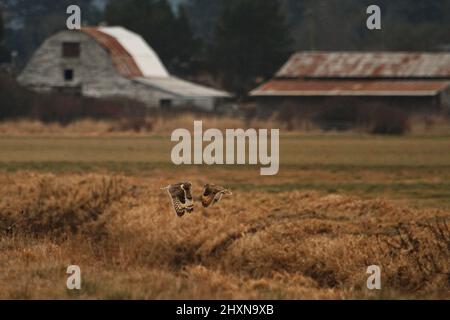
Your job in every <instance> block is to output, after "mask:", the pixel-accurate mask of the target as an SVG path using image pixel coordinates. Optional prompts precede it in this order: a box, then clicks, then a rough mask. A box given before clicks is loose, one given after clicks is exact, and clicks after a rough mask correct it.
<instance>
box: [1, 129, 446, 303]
mask: <svg viewBox="0 0 450 320" xmlns="http://www.w3.org/2000/svg"><path fill="white" fill-rule="evenodd" d="M280 143H281V145H280V162H281V166H280V172H279V174H278V175H277V176H273V177H271V176H266V177H263V176H260V175H259V166H214V167H207V166H182V167H176V166H174V165H172V164H171V162H170V151H171V147H172V146H173V144H172V143H171V142H170V138H169V137H167V136H141V135H130V136H105V137H86V136H84V137H82V136H71V137H66V136H61V137H57V136H20V137H18V136H11V137H8V136H3V137H1V138H0V182H1V183H0V234H1V238H0V287H1V288H2V289H1V290H0V298H3V299H5V298H19V299H28V298H36V299H46V298H94V299H140V298H143V299H169V298H172V299H211V298H212V299H215V298H217V299H219V298H220V299H353V298H357V299H358V298H377V299H380V298H388V299H390V298H400V299H401V298H407V299H408V298H430V299H433V298H444V299H449V298H450V296H449V290H450V278H449V269H450V267H449V261H450V254H449V245H450V232H449V220H450V137H448V136H414V137H412V136H407V137H377V136H366V135H356V134H349V135H299V134H289V135H284V136H282V137H281V141H280ZM185 180H187V181H191V182H192V183H193V186H194V196H198V195H199V194H200V193H201V187H202V185H203V184H204V183H208V182H209V183H216V184H219V185H223V186H226V187H228V188H230V189H231V190H232V191H233V196H231V197H226V198H224V199H223V200H222V202H220V203H219V204H218V205H217V206H215V207H212V208H209V209H203V208H202V207H201V204H200V203H199V201H197V202H196V208H195V210H194V212H193V213H192V214H190V215H188V216H186V217H184V218H181V219H180V218H177V217H176V216H175V214H174V213H173V212H172V211H171V208H170V203H169V199H168V196H167V194H166V193H165V192H164V191H162V190H160V187H162V186H165V185H167V184H169V183H175V182H179V181H185ZM71 264H76V265H79V266H80V268H81V270H82V290H80V291H76V292H74V291H68V290H67V289H66V278H67V275H66V274H65V272H66V268H67V266H68V265H71ZM373 264H375V265H379V266H380V267H381V268H382V285H383V287H382V290H379V291H369V290H367V289H366V280H367V277H368V275H367V274H366V268H367V266H369V265H373Z"/></svg>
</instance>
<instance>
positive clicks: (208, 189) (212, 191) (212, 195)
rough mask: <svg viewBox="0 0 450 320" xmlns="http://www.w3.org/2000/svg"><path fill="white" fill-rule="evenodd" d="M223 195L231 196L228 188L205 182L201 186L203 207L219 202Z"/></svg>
mask: <svg viewBox="0 0 450 320" xmlns="http://www.w3.org/2000/svg"><path fill="white" fill-rule="evenodd" d="M224 195H229V196H231V195H232V193H231V191H230V190H228V189H225V188H223V187H221V186H215V185H212V184H206V185H205V186H204V187H203V193H202V205H203V207H205V208H208V207H209V206H213V205H214V204H216V203H217V202H219V201H220V200H221V199H222V197H223V196H224Z"/></svg>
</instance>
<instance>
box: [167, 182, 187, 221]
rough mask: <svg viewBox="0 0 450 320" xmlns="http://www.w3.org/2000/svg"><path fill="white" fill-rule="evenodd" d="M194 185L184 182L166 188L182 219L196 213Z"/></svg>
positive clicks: (176, 211) (174, 207)
mask: <svg viewBox="0 0 450 320" xmlns="http://www.w3.org/2000/svg"><path fill="white" fill-rule="evenodd" d="M191 188H192V184H191V183H190V182H182V183H177V184H171V185H169V186H167V187H165V188H162V189H165V190H167V193H168V194H169V196H170V199H171V201H172V206H173V209H174V210H175V213H176V214H177V216H179V217H180V218H181V217H182V216H184V214H185V213H186V212H187V213H191V212H192V211H194V199H193V198H192V193H191Z"/></svg>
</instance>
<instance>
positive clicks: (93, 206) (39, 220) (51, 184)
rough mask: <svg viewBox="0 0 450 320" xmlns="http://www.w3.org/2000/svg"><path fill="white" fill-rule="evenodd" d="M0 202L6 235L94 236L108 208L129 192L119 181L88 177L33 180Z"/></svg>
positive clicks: (0, 217)
mask: <svg viewBox="0 0 450 320" xmlns="http://www.w3.org/2000/svg"><path fill="white" fill-rule="evenodd" d="M8 191H9V192H8V193H9V195H7V196H6V197H3V198H2V200H1V202H0V230H1V231H2V233H3V235H7V234H26V235H50V236H61V235H65V236H68V235H69V234H70V233H72V234H74V233H78V232H88V231H89V232H95V235H96V236H100V235H101V230H100V229H99V228H98V227H99V225H101V224H102V223H103V222H102V219H101V218H102V215H103V214H104V213H105V212H106V210H107V209H108V207H109V206H110V205H111V204H112V203H113V202H114V201H118V200H119V199H120V198H121V197H122V196H123V195H124V194H125V192H126V186H125V185H123V184H122V182H121V181H120V179H117V178H111V177H105V176H96V175H88V176H86V177H72V178H69V179H67V180H66V179H59V178H57V177H55V176H53V175H45V176H38V177H32V178H30V179H28V181H27V183H26V184H23V185H15V186H13V188H10V189H9V190H8Z"/></svg>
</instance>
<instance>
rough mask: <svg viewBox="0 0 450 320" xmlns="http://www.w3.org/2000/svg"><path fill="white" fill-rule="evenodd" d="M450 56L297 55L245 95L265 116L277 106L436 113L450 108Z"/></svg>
mask: <svg viewBox="0 0 450 320" xmlns="http://www.w3.org/2000/svg"><path fill="white" fill-rule="evenodd" d="M449 88H450V53H411V52H410V53H407V52H299V53H295V54H293V55H292V56H291V57H290V59H289V60H288V61H287V62H286V63H285V65H283V66H282V67H281V69H280V70H279V71H278V72H277V73H276V74H275V76H274V77H273V78H272V79H271V80H269V81H267V82H265V83H262V84H261V85H260V86H259V87H258V88H256V89H255V90H253V91H251V92H250V96H251V97H252V98H253V99H254V100H255V101H257V102H258V104H259V105H261V106H263V107H264V108H265V109H266V110H268V111H270V110H273V108H275V107H279V106H280V105H290V106H291V107H294V108H295V107H299V108H310V109H311V108H312V109H314V108H317V107H318V106H323V105H331V104H343V103H346V104H349V103H350V104H352V102H351V101H353V104H357V105H360V106H367V105H387V106H390V107H399V108H402V109H404V110H407V111H410V112H440V111H442V110H443V109H445V108H448V107H449V105H450V93H449V92H450V90H449Z"/></svg>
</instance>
